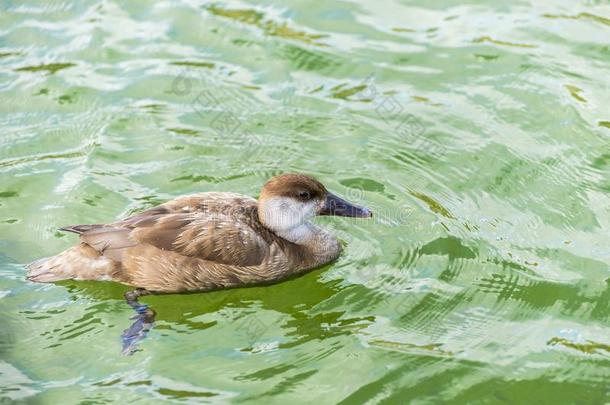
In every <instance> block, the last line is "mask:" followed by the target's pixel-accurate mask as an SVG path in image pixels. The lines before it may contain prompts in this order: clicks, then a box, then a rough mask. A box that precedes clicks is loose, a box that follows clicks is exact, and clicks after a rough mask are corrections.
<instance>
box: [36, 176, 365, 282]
mask: <svg viewBox="0 0 610 405" xmlns="http://www.w3.org/2000/svg"><path fill="white" fill-rule="evenodd" d="M316 215H338V216H346V217H371V216H372V213H371V211H369V210H368V209H367V208H364V207H359V206H356V205H353V204H350V203H349V202H347V201H345V200H343V199H341V198H339V197H337V196H336V195H334V194H332V193H330V192H328V191H327V190H326V188H325V187H324V186H323V185H322V184H321V183H320V182H318V181H317V180H315V179H313V178H311V177H309V176H305V175H302V174H282V175H279V176H276V177H273V178H272V179H271V180H269V181H268V182H267V183H266V184H265V185H264V187H263V188H262V190H261V194H260V198H259V199H258V201H257V200H255V199H253V198H250V197H247V196H243V195H240V194H235V193H225V192H207V193H199V194H194V195H189V196H183V197H178V198H176V199H174V200H171V201H169V202H166V203H165V204H162V205H159V206H157V207H154V208H151V209H149V210H146V211H144V212H142V213H140V214H137V215H134V216H132V217H130V218H127V219H124V220H121V221H118V222H113V223H110V224H95V225H74V226H68V227H65V228H61V229H62V230H64V231H69V232H74V233H77V234H78V235H79V236H80V244H78V245H76V246H74V247H71V248H69V249H68V250H65V251H64V252H62V253H60V254H58V255H56V256H53V257H49V258H45V259H41V260H38V261H36V262H34V263H32V264H30V265H29V266H28V276H27V278H28V280H31V281H36V282H53V281H57V280H64V279H77V280H112V281H118V282H120V283H123V284H127V285H131V286H135V287H138V288H140V289H144V290H146V291H147V292H156V293H180V292H193V291H211V290H217V289H224V288H233V287H241V286H250V285H256V284H270V283H275V282H279V281H282V280H284V279H286V278H289V277H293V276H296V275H299V274H303V273H304V272H306V271H308V270H312V269H314V268H316V267H319V266H322V265H324V264H326V263H329V262H331V261H333V260H334V259H336V258H337V257H338V256H339V254H340V252H341V245H340V244H339V242H338V240H337V239H336V238H335V237H334V236H333V235H332V234H331V233H330V232H328V231H327V230H325V229H323V228H320V227H318V226H316V225H314V224H312V223H311V219H312V218H313V217H314V216H316Z"/></svg>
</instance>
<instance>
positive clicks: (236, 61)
mask: <svg viewBox="0 0 610 405" xmlns="http://www.w3.org/2000/svg"><path fill="white" fill-rule="evenodd" d="M608 38H610V7H609V6H608V4H607V2H603V1H579V2H574V1H560V0H551V1H545V2H535V1H531V2H527V1H525V2H523V1H522V2H511V3H499V2H492V1H469V2H457V1H452V0H444V1H411V2H399V1H396V0H387V1H372V0H370V1H342V2H339V1H326V2H304V1H297V2H291V3H285V2H280V1H272V2H263V3H261V4H256V3H255V2H249V1H230V2H203V1H195V0H179V1H164V0H161V1H156V2H146V3H144V2H120V1H117V0H104V1H101V0H93V1H79V2H70V1H63V0H47V1H25V2H24V1H4V2H2V5H0V132H1V134H2V135H1V136H0V324H1V325H2V327H1V328H0V359H1V360H0V402H2V400H4V399H11V400H23V401H25V402H28V403H57V402H62V403H79V402H81V403H103V402H117V401H124V402H131V401H134V402H135V401H142V402H144V403H149V402H150V403H152V402H156V401H159V400H167V401H175V402H189V403H193V402H197V403H199V402H214V403H227V402H234V403H241V402H250V401H253V402H257V403H258V402H260V403H277V404H284V403H290V402H292V403H311V402H314V401H317V402H319V403H345V404H356V403H358V404H359V403H364V402H367V401H369V403H397V404H404V403H439V402H442V401H445V402H451V403H485V404H495V403H543V404H544V403H547V404H555V403H581V404H601V403H608V402H610V391H609V388H608V387H609V385H608V380H609V379H610V373H609V371H608V370H610V367H609V366H610V326H609V325H610V323H609V322H610V268H609V265H610V253H609V252H610V249H609V247H608V246H609V244H608V229H609V227H610V197H609V194H610V180H609V179H610V110H609V109H608V105H610V53H609V52H610V51H609V47H608ZM283 171H301V172H307V173H310V174H312V175H315V176H317V177H318V178H319V179H320V180H322V181H324V182H325V184H327V186H328V188H329V189H332V190H334V191H335V192H336V193H338V194H341V195H344V196H346V197H347V198H348V199H350V200H353V201H355V202H357V203H361V204H364V205H367V206H370V207H371V208H372V209H373V211H374V212H375V218H374V220H372V221H356V220H346V219H342V218H324V219H321V220H320V221H319V222H320V223H321V224H323V225H324V226H326V227H328V228H331V229H333V231H334V232H335V233H336V234H337V235H338V236H339V237H340V238H341V240H342V242H343V244H344V245H345V253H344V254H343V256H342V257H341V258H340V259H339V260H338V261H337V262H335V263H333V264H332V265H329V266H327V267H325V268H323V269H320V270H317V271H314V272H312V273H310V274H308V275H306V276H304V277H301V278H298V279H295V280H291V281H289V282H286V283H283V284H279V285H275V286H270V287H264V288H249V289H242V290H231V291H223V292H214V293H210V294H194V295H186V296H180V295H177V296H153V297H145V298H143V299H142V301H143V302H145V303H146V304H147V305H149V306H150V307H152V308H154V309H155V310H156V312H157V319H156V323H155V326H154V328H153V329H152V330H151V331H150V332H149V335H148V337H147V338H146V339H145V340H144V341H142V342H141V343H140V345H139V351H138V352H136V353H135V354H134V355H133V356H130V357H124V356H122V355H121V354H120V352H121V340H120V336H121V333H122V331H123V330H124V329H126V328H128V326H129V323H130V321H129V317H130V316H131V315H132V312H131V308H129V307H128V306H127V305H126V304H125V303H124V302H123V300H122V294H123V293H124V292H125V291H126V290H127V289H126V287H123V286H120V285H116V284H112V283H92V282H87V283H85V282H62V283H59V284H57V285H39V284H32V283H28V282H26V281H25V280H24V270H23V267H22V265H23V264H24V263H27V262H29V261H32V260H34V259H37V258H39V257H43V256H48V255H51V254H54V253H56V252H58V251H60V250H61V249H64V248H66V247H68V246H70V245H71V244H73V243H74V242H75V239H74V237H72V236H68V235H65V234H63V233H61V232H58V231H57V228H59V227H61V226H65V225H68V224H78V223H100V222H108V221H111V220H113V219H115V218H119V217H123V216H125V215H129V214H132V213H134V212H137V211H139V210H142V209H145V208H148V207H151V206H154V205H156V204H159V203H161V202H163V201H165V200H167V199H170V198H172V197H174V196H177V195H180V194H186V193H191V192H199V191H207V190H225V191H237V192H241V193H244V194H248V195H252V196H256V195H257V194H258V192H259V188H260V186H261V184H263V183H264V181H265V180H266V179H267V178H269V177H270V176H273V175H275V174H278V173H280V172H283Z"/></svg>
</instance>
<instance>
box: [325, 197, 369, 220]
mask: <svg viewBox="0 0 610 405" xmlns="http://www.w3.org/2000/svg"><path fill="white" fill-rule="evenodd" d="M319 215H335V216H338V217H353V218H370V217H372V216H373V212H372V211H371V210H369V209H368V208H365V207H361V206H359V205H355V204H352V203H350V202H348V201H345V200H344V199H343V198H341V197H338V196H336V195H334V194H333V193H326V201H325V202H324V207H323V208H322V210H321V211H320V213H319Z"/></svg>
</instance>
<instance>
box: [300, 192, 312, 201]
mask: <svg viewBox="0 0 610 405" xmlns="http://www.w3.org/2000/svg"><path fill="white" fill-rule="evenodd" d="M297 197H299V199H301V200H309V199H310V198H311V194H309V191H299V192H298V193H297Z"/></svg>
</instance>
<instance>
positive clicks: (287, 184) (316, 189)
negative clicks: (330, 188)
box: [260, 173, 326, 199]
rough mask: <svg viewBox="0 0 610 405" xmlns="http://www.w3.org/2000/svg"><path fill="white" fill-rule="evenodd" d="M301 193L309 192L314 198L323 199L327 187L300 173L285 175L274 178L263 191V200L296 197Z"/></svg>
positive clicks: (266, 184) (261, 196)
mask: <svg viewBox="0 0 610 405" xmlns="http://www.w3.org/2000/svg"><path fill="white" fill-rule="evenodd" d="M300 191H308V192H309V193H310V195H311V197H312V198H318V199H322V198H324V196H325V195H326V187H324V185H323V184H322V183H320V182H319V181H318V180H316V179H314V178H313V177H309V176H306V175H304V174H298V173H285V174H280V175H279V176H275V177H272V178H271V179H270V180H269V181H268V182H267V183H265V185H264V186H263V189H262V190H261V195H260V198H261V199H266V198H270V197H293V198H294V197H295V195H296V194H297V193H298V192H300Z"/></svg>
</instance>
